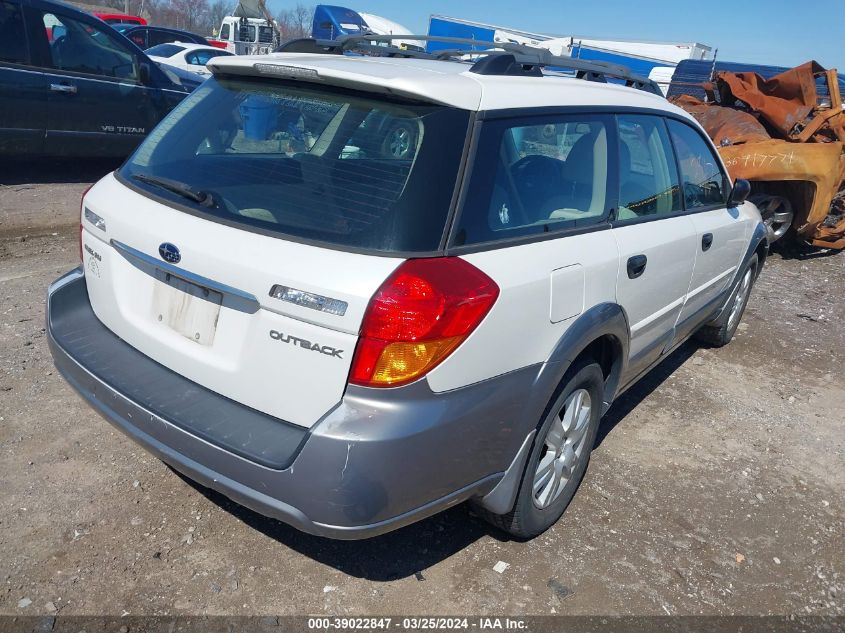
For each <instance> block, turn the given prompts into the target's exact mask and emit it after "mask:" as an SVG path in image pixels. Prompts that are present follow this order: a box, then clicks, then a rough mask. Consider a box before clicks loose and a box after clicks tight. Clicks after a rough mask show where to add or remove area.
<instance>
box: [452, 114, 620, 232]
mask: <svg viewBox="0 0 845 633" xmlns="http://www.w3.org/2000/svg"><path fill="white" fill-rule="evenodd" d="M608 121H612V119H607V118H605V117H602V116H600V115H573V116H559V117H554V118H546V117H544V118H543V119H532V120H531V122H530V123H529V124H523V125H514V124H513V123H512V122H507V121H492V122H488V123H485V124H484V128H483V131H482V135H481V138H480V140H479V144H478V150H477V152H476V156H475V162H474V165H473V174H472V178H471V180H470V185H469V189H468V191H467V196H466V201H465V203H464V208H463V210H462V212H461V217H460V220H459V224H458V226H457V230H456V233H455V245H456V246H460V245H464V244H478V243H482V242H490V241H497V240H502V239H510V238H515V237H522V236H526V235H539V234H542V233H548V232H550V231H555V230H560V229H564V228H573V227H577V226H586V225H590V224H595V223H597V222H599V221H601V220H602V219H603V218H604V216H605V213H606V210H607V204H606V203H607V182H608V128H609V123H608Z"/></svg>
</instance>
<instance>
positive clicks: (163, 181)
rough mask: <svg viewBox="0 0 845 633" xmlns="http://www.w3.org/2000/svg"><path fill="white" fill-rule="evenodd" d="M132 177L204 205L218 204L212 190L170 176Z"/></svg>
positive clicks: (134, 175)
mask: <svg viewBox="0 0 845 633" xmlns="http://www.w3.org/2000/svg"><path fill="white" fill-rule="evenodd" d="M132 177H133V178H134V179H135V180H140V181H141V182H145V183H147V184H150V185H154V186H156V187H161V188H162V189H167V191H172V192H173V193H175V194H178V195H180V196H182V197H183V198H187V199H188V200H193V201H194V202H196V203H197V204H201V205H202V206H204V207H216V206H217V202H216V201H215V200H214V196H213V195H212V194H211V193H210V192H208V191H200V190H198V189H194V188H193V187H191V186H190V185H188V184H185V183H184V182H179V181H178V180H171V179H170V178H162V177H161V176H152V175H150V174H133V175H132Z"/></svg>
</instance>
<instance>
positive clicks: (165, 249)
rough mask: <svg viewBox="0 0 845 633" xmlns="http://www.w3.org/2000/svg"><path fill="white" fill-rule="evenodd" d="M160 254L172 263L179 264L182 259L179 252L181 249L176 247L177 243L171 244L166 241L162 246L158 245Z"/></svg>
mask: <svg viewBox="0 0 845 633" xmlns="http://www.w3.org/2000/svg"><path fill="white" fill-rule="evenodd" d="M158 254H159V255H161V258H162V259H163V260H164V261H166V262H169V263H171V264H178V263H179V260H180V259H182V255H181V254H180V253H179V249H178V248H176V245H175V244H171V243H170V242H165V243H164V244H162V245H161V246H159V247H158Z"/></svg>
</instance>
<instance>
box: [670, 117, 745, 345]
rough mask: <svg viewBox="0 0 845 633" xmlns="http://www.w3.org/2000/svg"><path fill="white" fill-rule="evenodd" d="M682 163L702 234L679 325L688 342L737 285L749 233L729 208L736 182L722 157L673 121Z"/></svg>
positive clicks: (687, 203) (689, 206) (687, 198)
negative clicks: (734, 281) (734, 282)
mask: <svg viewBox="0 0 845 633" xmlns="http://www.w3.org/2000/svg"><path fill="white" fill-rule="evenodd" d="M667 124H668V126H669V134H670V136H671V138H672V144H673V145H674V148H675V154H676V155H677V158H678V168H679V170H680V174H681V183H682V184H681V186H682V189H683V192H684V207H685V209H686V210H687V212H689V213H690V216H689V217H690V219H691V220H692V222H693V225H694V226H695V231H696V249H695V268H694V270H693V275H692V281H691V282H690V287H689V291H688V293H687V300H686V304H685V305H684V308H683V310H682V311H681V316H680V319H679V321H678V335H679V336H684V335H686V334H688V333H689V332H690V331H691V330H692V329H694V328H695V327H696V326H697V325H699V324H700V323H701V321H702V319H705V318H707V316H709V314H710V313H712V311H713V309H714V308H715V307H716V306H717V305H718V303H719V300H720V299H721V298H722V295H723V293H724V292H725V290H726V289H727V287H728V285H729V284H730V282H731V279H733V276H734V275H733V273H734V272H735V271H736V268H737V266H738V265H739V262H740V259H741V258H742V255H743V253H744V249H745V245H746V232H747V231H748V229H749V227H748V226H747V224H746V223H745V222H744V221H743V219H742V215H741V214H740V213H739V211H738V210H737V209H736V208H728V207H727V200H728V196H729V195H730V181H729V180H728V177H727V174H726V173H725V172H724V171H723V169H722V164H721V162H720V161H719V159H718V157H717V155H716V152H715V151H714V150H713V148H712V146H711V145H710V143H709V142H707V141H706V140H705V139H704V137H703V136H702V135H701V133H700V132H699V131H698V130H696V129H694V128H693V127H692V126H691V125H688V124H686V123H684V122H682V121H678V120H675V119H669V120H667Z"/></svg>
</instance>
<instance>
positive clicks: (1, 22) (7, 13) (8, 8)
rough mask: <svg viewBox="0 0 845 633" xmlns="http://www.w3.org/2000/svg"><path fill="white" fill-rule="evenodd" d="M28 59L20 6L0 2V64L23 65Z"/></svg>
mask: <svg viewBox="0 0 845 633" xmlns="http://www.w3.org/2000/svg"><path fill="white" fill-rule="evenodd" d="M28 57H29V56H28V55H27V50H26V38H25V37H24V29H23V14H22V13H21V5H19V4H12V3H11V2H0V62H11V63H13V64H25V63H26V62H27V61H28Z"/></svg>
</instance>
